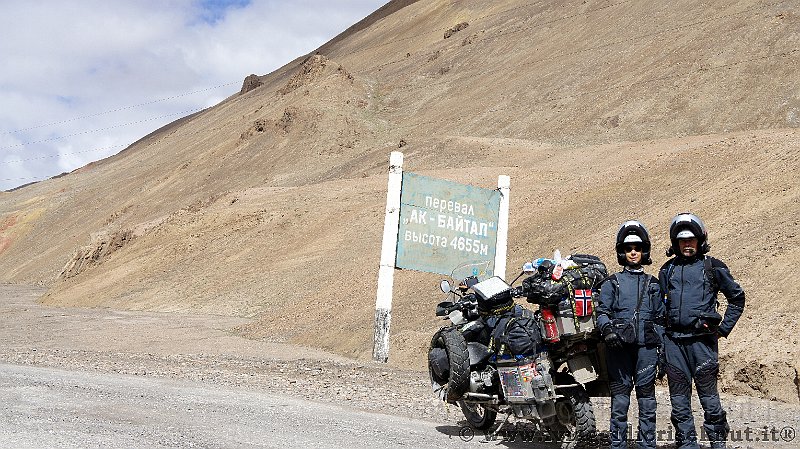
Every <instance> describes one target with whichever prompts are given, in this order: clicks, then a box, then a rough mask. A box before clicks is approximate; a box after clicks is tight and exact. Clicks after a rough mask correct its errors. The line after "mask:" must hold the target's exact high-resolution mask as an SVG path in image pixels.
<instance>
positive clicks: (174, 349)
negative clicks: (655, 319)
mask: <svg viewBox="0 0 800 449" xmlns="http://www.w3.org/2000/svg"><path fill="white" fill-rule="evenodd" d="M41 293H42V291H41V290H40V289H36V288H30V287H20V286H9V285H0V324H2V326H0V341H2V342H3V345H2V347H0V361H2V362H5V363H9V364H15V365H30V366H40V367H52V368H60V369H66V370H70V371H75V372H94V373H106V374H124V375H131V376H141V377H149V378H161V379H179V380H190V381H195V382H201V383H203V384H206V385H209V386H214V385H217V386H220V387H225V388H236V389H242V390H248V391H258V392H265V393H269V394H275V395H281V396H286V397H288V398H292V399H303V400H312V401H318V402H324V403H334V404H337V405H341V406H345V407H348V408H353V409H357V410H364V411H371V412H380V413H387V414H392V415H398V416H404V417H411V418H418V419H424V420H428V421H433V422H436V423H441V424H442V425H448V426H452V429H454V432H457V430H458V429H459V428H460V427H461V426H462V425H463V421H462V416H461V413H460V410H458V408H457V407H454V406H446V405H444V404H443V403H441V402H439V401H437V400H435V399H434V398H433V395H432V393H431V389H430V383H429V381H428V378H427V373H423V372H419V371H412V370H405V369H401V368H397V367H393V366H387V365H383V364H378V363H374V362H364V361H354V360H351V359H347V358H344V357H341V356H337V355H333V354H328V353H324V352H321V351H316V350H313V349H309V348H302V347H297V346H291V345H286V344H280V343H269V342H259V341H252V340H245V339H242V338H240V337H237V336H235V335H233V334H232V333H231V332H230V331H229V330H228V329H231V328H233V327H235V326H238V325H241V324H243V323H244V322H246V320H243V319H238V318H228V317H218V316H202V315H180V314H163V313H162V314H158V313H150V312H128V311H126V312H121V311H115V310H108V309H65V308H51V307H45V306H41V305H39V304H38V303H37V302H36V298H37V297H38V296H39V295H40V294H41ZM657 395H658V403H659V412H658V413H659V414H658V419H659V423H658V428H659V430H661V431H662V432H663V437H664V439H665V440H667V439H669V435H670V433H669V430H670V425H669V396H668V394H667V391H666V388H665V387H663V386H661V387H659V388H658V391H657ZM593 402H594V404H595V412H596V416H597V419H598V427H599V428H600V429H604V428H606V426H607V424H606V423H607V422H608V408H609V402H608V400H607V399H605V398H596V399H593ZM695 404H698V402H697V400H696V398H695ZM723 405H724V406H725V408H726V409H727V410H728V413H729V415H728V416H729V420H730V423H731V427H732V430H733V432H734V433H733V435H732V437H733V438H732V442H731V443H730V445H731V447H739V448H762V447H763V448H790V447H791V448H794V447H797V444H798V443H797V441H798V440H795V438H794V436H793V435H794V433H793V431H794V430H796V429H800V407H797V406H791V405H787V404H783V403H778V402H770V401H764V400H760V399H753V398H748V397H741V396H725V397H723ZM698 408H699V406H698ZM635 413H636V407H635V400H634V401H633V404H632V411H631V416H635ZM633 421H635V420H633ZM696 422H697V423H698V424H699V423H701V422H702V411H699V412H696ZM765 426H766V433H765V430H764V427H765ZM512 429H513V427H512ZM773 429H774V430H773ZM765 439H766V440H769V441H764V440H765ZM733 440H738V441H733ZM756 440H758V441H756ZM772 440H776V441H772ZM659 447H664V448H666V447H671V445H670V444H669V443H668V442H666V441H665V442H664V443H661V444H660V445H659Z"/></svg>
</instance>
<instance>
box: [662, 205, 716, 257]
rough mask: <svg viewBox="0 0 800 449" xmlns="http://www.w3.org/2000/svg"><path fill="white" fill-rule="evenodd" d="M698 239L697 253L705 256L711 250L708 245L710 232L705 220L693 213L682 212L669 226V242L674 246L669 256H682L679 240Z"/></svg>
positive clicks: (670, 249)
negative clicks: (707, 229)
mask: <svg viewBox="0 0 800 449" xmlns="http://www.w3.org/2000/svg"><path fill="white" fill-rule="evenodd" d="M692 237H695V238H697V253H698V254H699V255H703V254H705V253H707V252H708V250H709V249H711V246H710V245H709V244H708V231H706V225H705V224H704V223H703V220H701V219H700V217H698V216H697V215H695V214H693V213H691V212H681V213H679V214H678V215H676V216H675V218H673V219H672V224H670V225H669V241H670V243H672V246H670V248H669V249H668V250H667V256H672V255H675V254H680V248H678V239H684V238H692Z"/></svg>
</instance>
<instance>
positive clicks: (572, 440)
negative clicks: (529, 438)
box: [545, 388, 597, 449]
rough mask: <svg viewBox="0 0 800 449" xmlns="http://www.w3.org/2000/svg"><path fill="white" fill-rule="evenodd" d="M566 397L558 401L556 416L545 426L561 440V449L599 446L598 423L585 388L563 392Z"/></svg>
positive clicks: (581, 448)
mask: <svg viewBox="0 0 800 449" xmlns="http://www.w3.org/2000/svg"><path fill="white" fill-rule="evenodd" d="M563 394H564V396H566V398H564V399H561V400H559V401H558V402H556V416H554V417H552V418H550V419H549V420H548V421H547V422H546V423H545V426H546V427H547V429H548V430H549V431H550V432H551V434H552V435H553V436H554V437H556V438H557V439H558V440H559V441H560V442H561V449H583V448H592V447H596V446H597V423H596V421H595V418H594V409H593V407H592V403H591V401H590V400H589V395H588V394H586V391H585V390H584V389H583V388H571V389H569V390H565V391H564V392H563Z"/></svg>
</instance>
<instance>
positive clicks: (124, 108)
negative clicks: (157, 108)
mask: <svg viewBox="0 0 800 449" xmlns="http://www.w3.org/2000/svg"><path fill="white" fill-rule="evenodd" d="M233 84H239V82H238V81H237V82H231V83H225V84H219V85H217V86H212V87H207V88H205V89H200V90H195V91H192V92H186V93H182V94H177V95H172V96H170V97H165V98H159V99H157V100H151V101H146V102H144V103H139V104H133V105H130V106H123V107H119V108H115V109H109V110H107V111H103V112H97V113H94V114H87V115H82V116H80V117H74V118H71V119H65V120H58V121H55V122H49V123H43V124H40V125H35V126H29V127H27V128H20V129H15V130H13V131H4V132H2V133H0V135H3V134H16V133H20V132H23V131H30V130H32V129H38V128H45V127H47V126H53V125H61V124H63V123H69V122H74V121H77V120H82V119H85V118H91V117H98V116H101V115H106V114H111V113H114V112H120V111H125V110H128V109H134V108H138V107H142V106H148V105H151V104H155V103H161V102H164V101H169V100H174V99H176V98H181V97H187V96H189V95H194V94H199V93H201V92H208V91H209V90H214V89H219V88H221V87H227V86H231V85H233Z"/></svg>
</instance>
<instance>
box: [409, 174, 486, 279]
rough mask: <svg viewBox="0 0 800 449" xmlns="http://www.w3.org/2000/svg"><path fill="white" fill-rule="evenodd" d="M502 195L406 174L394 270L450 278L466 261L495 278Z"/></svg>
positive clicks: (478, 188)
mask: <svg viewBox="0 0 800 449" xmlns="http://www.w3.org/2000/svg"><path fill="white" fill-rule="evenodd" d="M499 213H500V192H499V191H498V190H490V189H484V188H480V187H473V186H469V185H464V184H458V183H454V182H449V181H445V180H441V179H436V178H430V177H427V176H421V175H417V174H414V173H407V172H404V173H403V186H402V189H401V194H400V230H399V235H398V241H397V257H396V260H395V266H396V267H397V268H407V269H411V270H418V271H426V272H430V273H439V274H446V275H449V274H450V273H451V272H452V271H453V269H454V268H456V267H457V266H458V265H461V264H463V263H465V262H488V267H489V268H488V273H487V274H488V275H489V276H492V275H493V273H494V261H495V252H496V247H497V220H498V216H499Z"/></svg>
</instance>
